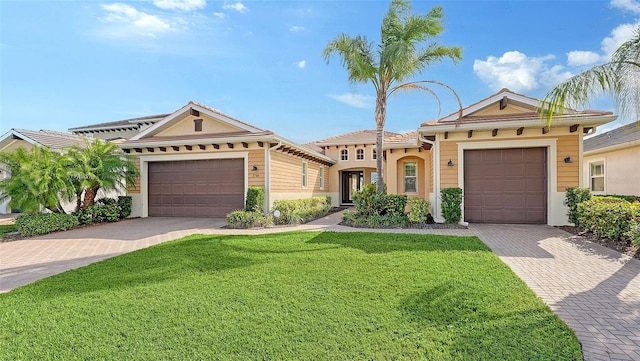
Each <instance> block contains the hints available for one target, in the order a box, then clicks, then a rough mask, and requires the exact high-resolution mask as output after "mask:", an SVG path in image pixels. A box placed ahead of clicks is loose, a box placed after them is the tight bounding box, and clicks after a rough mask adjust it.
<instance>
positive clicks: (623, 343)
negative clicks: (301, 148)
mask: <svg viewBox="0 0 640 361" xmlns="http://www.w3.org/2000/svg"><path fill="white" fill-rule="evenodd" d="M340 219H341V213H335V214H332V215H329V216H327V217H324V218H322V219H319V220H316V221H314V222H311V223H308V224H305V225H301V226H295V227H278V228H272V229H265V230H231V229H221V228H220V227H221V226H222V225H224V224H225V221H224V219H212V218H162V217H157V218H156V217H153V218H144V219H131V220H126V221H123V222H118V223H113V224H104V225H99V226H93V227H87V228H81V229H76V230H73V231H68V232H60V233H55V234H51V235H47V236H41V237H35V238H31V239H27V240H20V241H14V242H8V243H0V293H1V292H8V291H10V290H12V289H14V288H16V287H19V286H22V285H25V284H28V283H31V282H34V281H36V280H39V279H41V278H44V277H47V276H50V275H53V274H57V273H61V272H64V271H66V270H69V269H73V268H77V267H81V266H84V265H88V264H90V263H93V262H97V261H99V260H103V259H105V258H109V257H113V256H116V255H119V254H123V253H127V252H131V251H134V250H137V249H141V248H145V247H149V246H151V245H155V244H158V243H162V242H165V241H169V240H173V239H177V238H180V237H184V236H187V235H191V234H197V233H201V234H245V235H253V234H263V233H272V232H283V231H300V230H303V231H304V230H306V231H323V230H329V231H338V232H344V231H349V232H353V231H367V232H368V231H375V232H391V233H435V234H446V235H464V236H469V235H477V236H478V237H479V238H480V239H481V240H482V241H483V242H484V243H485V244H487V245H488V246H489V247H490V248H491V249H492V250H493V251H494V252H495V253H496V254H497V255H498V256H499V257H500V258H501V259H502V260H503V261H504V262H505V263H506V264H507V265H509V266H510V267H511V269H512V270H513V271H514V272H515V273H516V274H517V275H518V276H519V277H520V278H521V279H522V280H523V281H524V282H526V283H527V285H528V286H529V287H530V288H531V289H533V291H534V292H535V293H536V294H537V295H538V296H539V297H540V298H541V299H542V300H544V301H545V302H546V303H547V304H548V305H549V306H550V307H551V309H552V310H553V311H554V312H555V313H556V314H557V315H558V316H560V317H561V318H562V319H563V320H564V321H565V322H566V323H567V324H568V325H569V326H570V327H571V328H573V329H574V330H575V331H576V334H577V336H578V339H579V340H580V342H581V344H582V348H583V354H584V357H585V360H587V361H592V360H640V261H638V260H634V259H630V258H629V257H627V256H624V255H621V254H620V253H618V252H615V251H612V250H609V249H607V248H605V247H602V246H600V245H597V244H594V243H591V242H588V241H586V240H584V239H582V238H581V237H577V236H573V235H571V234H569V233H566V232H563V231H561V230H558V229H556V228H553V227H549V226H538V225H494V224H472V225H471V226H470V227H469V229H443V230H426V229H407V230H402V229H392V230H370V229H353V228H349V227H343V226H339V225H338V223H339V222H340Z"/></svg>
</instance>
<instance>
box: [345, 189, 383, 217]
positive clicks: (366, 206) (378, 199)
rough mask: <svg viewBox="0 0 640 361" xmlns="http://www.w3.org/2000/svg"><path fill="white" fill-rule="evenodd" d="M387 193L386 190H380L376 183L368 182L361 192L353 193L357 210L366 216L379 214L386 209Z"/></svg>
mask: <svg viewBox="0 0 640 361" xmlns="http://www.w3.org/2000/svg"><path fill="white" fill-rule="evenodd" d="M385 195H386V186H385V187H384V191H382V192H378V191H377V190H376V185H375V184H366V185H365V186H364V187H362V189H361V190H360V191H359V192H356V193H355V194H354V195H353V205H355V206H356V211H357V212H358V213H359V214H360V215H362V216H364V217H367V216H371V215H379V214H383V213H384V211H385Z"/></svg>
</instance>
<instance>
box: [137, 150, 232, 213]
mask: <svg viewBox="0 0 640 361" xmlns="http://www.w3.org/2000/svg"><path fill="white" fill-rule="evenodd" d="M243 204H244V159H207V160H188V161H170V162H150V163H149V215H150V216H163V217H172V216H173V217H189V216H191V217H223V216H225V215H226V214H227V213H229V212H231V211H233V210H236V209H240V208H243Z"/></svg>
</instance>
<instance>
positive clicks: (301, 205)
mask: <svg viewBox="0 0 640 361" xmlns="http://www.w3.org/2000/svg"><path fill="white" fill-rule="evenodd" d="M330 209H331V197H328V196H320V197H311V198H304V199H291V200H289V199H287V200H279V201H275V202H273V211H274V212H275V211H279V212H280V216H279V217H277V218H276V219H275V223H277V224H300V223H304V222H307V221H309V220H311V219H314V218H318V217H322V216H324V215H325V214H327V213H328V212H329V210H330Z"/></svg>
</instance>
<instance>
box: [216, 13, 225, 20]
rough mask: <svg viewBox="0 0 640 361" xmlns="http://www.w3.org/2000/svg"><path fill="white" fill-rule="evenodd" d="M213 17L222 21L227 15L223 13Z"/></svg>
mask: <svg viewBox="0 0 640 361" xmlns="http://www.w3.org/2000/svg"><path fill="white" fill-rule="evenodd" d="M213 16H215V17H217V18H218V19H224V18H226V17H227V16H228V15H227V14H225V13H213Z"/></svg>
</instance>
